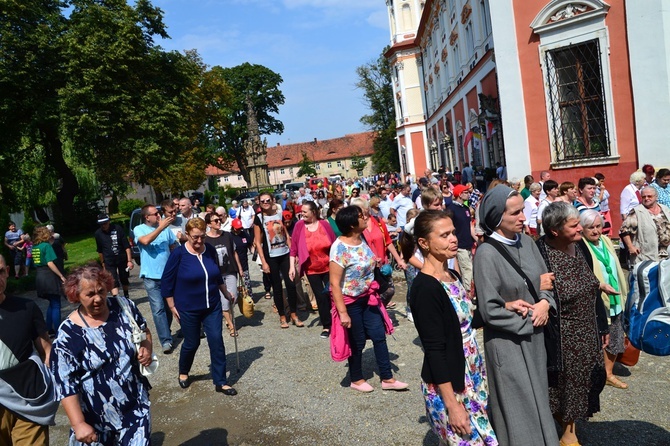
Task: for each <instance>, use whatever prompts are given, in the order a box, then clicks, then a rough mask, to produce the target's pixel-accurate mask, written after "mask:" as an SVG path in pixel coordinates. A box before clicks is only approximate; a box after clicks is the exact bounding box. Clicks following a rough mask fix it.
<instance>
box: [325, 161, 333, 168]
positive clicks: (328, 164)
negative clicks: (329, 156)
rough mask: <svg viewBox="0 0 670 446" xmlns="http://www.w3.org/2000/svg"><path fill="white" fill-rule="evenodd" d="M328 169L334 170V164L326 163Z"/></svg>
mask: <svg viewBox="0 0 670 446" xmlns="http://www.w3.org/2000/svg"><path fill="white" fill-rule="evenodd" d="M326 167H327V168H329V169H332V168H333V163H331V162H330V161H328V162H327V163H326Z"/></svg>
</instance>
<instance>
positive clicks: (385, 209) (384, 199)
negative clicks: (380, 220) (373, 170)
mask: <svg viewBox="0 0 670 446" xmlns="http://www.w3.org/2000/svg"><path fill="white" fill-rule="evenodd" d="M392 203H393V201H391V199H390V198H389V191H388V189H386V188H383V187H382V188H380V189H379V210H380V211H381V213H382V216H383V217H384V218H388V217H389V214H390V213H391V204H392Z"/></svg>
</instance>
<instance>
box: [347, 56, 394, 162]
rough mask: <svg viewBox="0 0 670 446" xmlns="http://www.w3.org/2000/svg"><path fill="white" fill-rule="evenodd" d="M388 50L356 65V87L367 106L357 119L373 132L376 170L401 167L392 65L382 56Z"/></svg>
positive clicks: (373, 158) (373, 157) (373, 156)
mask: <svg viewBox="0 0 670 446" xmlns="http://www.w3.org/2000/svg"><path fill="white" fill-rule="evenodd" d="M387 50H388V47H386V48H384V50H383V51H382V54H381V55H380V56H379V58H378V59H377V61H376V62H369V63H367V64H365V65H361V66H360V67H358V68H356V74H357V75H358V82H357V83H356V87H358V88H360V89H362V90H363V101H364V103H365V104H366V105H367V106H368V108H369V109H370V114H368V115H364V116H363V117H361V119H360V121H361V122H362V123H363V124H365V125H366V126H367V127H368V128H369V129H370V130H372V131H374V132H375V140H374V143H373V147H374V154H373V155H372V162H373V164H374V166H375V169H376V170H377V171H378V172H381V171H386V172H392V171H398V170H400V160H399V156H398V145H397V142H396V139H395V138H396V130H395V122H396V121H395V109H394V103H393V87H392V81H391V67H390V65H389V63H388V60H387V59H386V57H384V53H385V52H386V51H387Z"/></svg>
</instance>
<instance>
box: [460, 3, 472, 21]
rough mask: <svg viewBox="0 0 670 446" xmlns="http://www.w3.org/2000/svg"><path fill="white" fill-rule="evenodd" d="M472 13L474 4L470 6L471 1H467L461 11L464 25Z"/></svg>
mask: <svg viewBox="0 0 670 446" xmlns="http://www.w3.org/2000/svg"><path fill="white" fill-rule="evenodd" d="M470 14H472V6H470V3H466V4H464V5H463V10H462V11H461V23H462V24H463V25H465V22H467V21H468V17H470Z"/></svg>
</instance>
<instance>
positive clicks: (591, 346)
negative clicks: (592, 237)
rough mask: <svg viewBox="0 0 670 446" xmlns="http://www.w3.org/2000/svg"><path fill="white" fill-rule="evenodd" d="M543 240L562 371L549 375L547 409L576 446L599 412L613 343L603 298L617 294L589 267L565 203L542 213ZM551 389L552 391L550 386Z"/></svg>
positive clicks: (575, 216)
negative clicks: (579, 428)
mask: <svg viewBox="0 0 670 446" xmlns="http://www.w3.org/2000/svg"><path fill="white" fill-rule="evenodd" d="M542 227H543V228H544V232H545V236H544V237H542V238H541V239H540V240H538V242H537V245H538V248H539V250H540V253H541V254H542V257H543V258H544V261H545V263H546V264H547V268H548V269H549V270H550V271H551V272H553V273H554V275H555V287H556V290H555V292H556V296H557V299H556V300H557V303H558V315H559V332H560V352H561V358H562V368H561V370H560V371H559V372H551V374H550V388H549V403H550V405H551V412H552V414H553V415H554V417H555V418H556V419H557V420H558V421H559V422H560V423H561V425H562V428H563V434H562V436H561V439H560V445H561V446H578V445H579V441H578V439H577V433H576V424H575V422H576V421H578V420H586V419H588V418H590V417H592V416H593V415H594V414H595V413H596V412H599V411H600V392H601V391H602V390H603V388H604V387H605V379H606V373H605V365H604V359H603V353H602V349H603V347H605V346H607V344H608V342H609V334H608V333H609V332H608V328H607V314H606V313H605V307H604V303H603V301H602V299H601V298H600V293H601V292H605V293H607V294H618V291H616V290H615V289H614V288H612V286H611V285H609V284H606V283H601V282H600V281H599V280H598V279H597V278H596V276H595V275H594V274H593V272H592V270H591V268H590V267H589V265H588V263H587V262H588V261H587V258H590V254H589V253H588V249H587V248H586V247H585V246H584V247H583V249H585V250H586V252H584V251H582V248H581V247H580V245H579V244H578V243H577V242H579V241H580V240H581V238H582V236H581V233H582V227H581V225H580V223H579V211H577V209H576V208H575V207H573V206H570V205H569V204H567V203H560V202H556V203H551V204H550V205H549V206H547V209H546V210H545V211H544V216H543V219H542ZM552 383H553V385H552Z"/></svg>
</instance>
